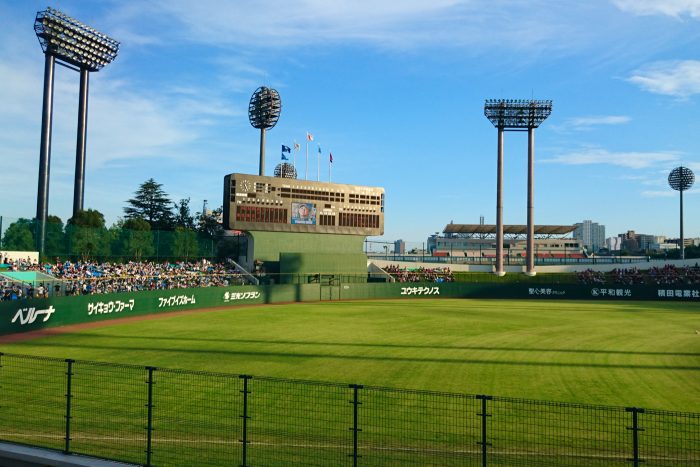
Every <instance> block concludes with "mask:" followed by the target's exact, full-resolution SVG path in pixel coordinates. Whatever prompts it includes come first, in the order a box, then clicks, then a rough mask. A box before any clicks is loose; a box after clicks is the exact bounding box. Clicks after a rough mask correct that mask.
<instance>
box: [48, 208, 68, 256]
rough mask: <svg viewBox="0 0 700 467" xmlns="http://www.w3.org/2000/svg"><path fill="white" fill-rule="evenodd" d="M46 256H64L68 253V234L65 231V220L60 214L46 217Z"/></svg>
mask: <svg viewBox="0 0 700 467" xmlns="http://www.w3.org/2000/svg"><path fill="white" fill-rule="evenodd" d="M45 252H46V256H48V257H53V256H62V255H65V254H66V234H65V233H64V231H63V221H62V220H61V218H60V217H58V216H51V215H50V216H48V217H47V218H46V244H45Z"/></svg>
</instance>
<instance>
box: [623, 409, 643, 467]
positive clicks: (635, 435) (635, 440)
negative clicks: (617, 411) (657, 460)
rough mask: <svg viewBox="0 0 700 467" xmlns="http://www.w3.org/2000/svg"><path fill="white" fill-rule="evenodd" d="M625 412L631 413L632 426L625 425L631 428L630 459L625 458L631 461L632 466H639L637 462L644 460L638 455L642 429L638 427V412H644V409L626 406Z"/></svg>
mask: <svg viewBox="0 0 700 467" xmlns="http://www.w3.org/2000/svg"><path fill="white" fill-rule="evenodd" d="M625 411H626V412H631V413H632V426H631V427H629V426H628V427H627V429H628V430H632V454H633V457H632V459H627V461H628V462H633V463H634V467H639V464H640V463H642V462H644V460H643V459H640V457H639V432H640V431H644V428H639V418H638V415H639V414H640V413H644V409H640V408H639V407H626V408H625Z"/></svg>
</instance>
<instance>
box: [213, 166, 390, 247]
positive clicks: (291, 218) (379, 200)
mask: <svg viewBox="0 0 700 467" xmlns="http://www.w3.org/2000/svg"><path fill="white" fill-rule="evenodd" d="M224 227H225V228H226V229H230V230H253V231H255V230H263V231H272V232H306V233H328V234H344V235H364V236H377V235H382V234H383V233H384V188H379V187H369V186H359V185H344V184H340V183H324V182H316V181H311V180H298V179H291V178H281V177H262V176H259V175H250V174H240V173H234V174H230V175H226V177H224Z"/></svg>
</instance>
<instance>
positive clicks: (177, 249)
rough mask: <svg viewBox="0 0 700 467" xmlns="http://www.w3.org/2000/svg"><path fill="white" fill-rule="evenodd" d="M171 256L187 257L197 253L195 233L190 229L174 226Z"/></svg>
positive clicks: (197, 243)
mask: <svg viewBox="0 0 700 467" xmlns="http://www.w3.org/2000/svg"><path fill="white" fill-rule="evenodd" d="M172 254H173V256H176V257H178V258H185V259H189V258H191V257H195V256H197V255H199V242H198V241H197V233H196V232H195V231H194V230H192V229H186V228H184V227H175V233H174V235H173V251H172Z"/></svg>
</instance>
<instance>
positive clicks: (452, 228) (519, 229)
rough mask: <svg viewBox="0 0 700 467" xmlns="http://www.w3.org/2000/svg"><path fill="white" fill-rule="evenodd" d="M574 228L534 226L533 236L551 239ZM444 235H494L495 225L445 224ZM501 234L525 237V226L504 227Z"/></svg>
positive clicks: (570, 226) (565, 226)
mask: <svg viewBox="0 0 700 467" xmlns="http://www.w3.org/2000/svg"><path fill="white" fill-rule="evenodd" d="M575 228H576V227H575V226H573V225H536V226H535V235H539V236H544V237H552V236H564V235H567V234H570V233H571V232H573V231H574V229H575ZM442 232H443V233H446V234H460V235H465V236H468V237H470V236H473V235H481V236H488V235H496V224H447V226H445V229H444V230H443V231H442ZM503 233H504V234H505V235H516V236H517V235H526V234H527V225H524V224H522V225H521V224H514V225H504V226H503Z"/></svg>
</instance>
